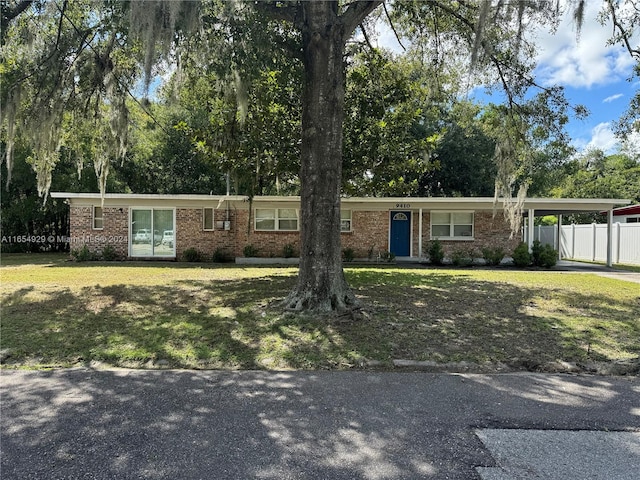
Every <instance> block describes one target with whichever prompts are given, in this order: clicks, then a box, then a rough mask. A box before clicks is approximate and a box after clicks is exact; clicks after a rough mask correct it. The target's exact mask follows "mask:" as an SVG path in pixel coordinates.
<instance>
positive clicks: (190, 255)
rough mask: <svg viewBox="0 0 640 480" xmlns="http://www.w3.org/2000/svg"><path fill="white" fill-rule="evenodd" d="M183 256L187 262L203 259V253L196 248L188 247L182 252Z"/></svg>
mask: <svg viewBox="0 0 640 480" xmlns="http://www.w3.org/2000/svg"><path fill="white" fill-rule="evenodd" d="M182 258H183V259H184V261H185V262H200V261H202V255H201V254H200V252H199V251H198V250H196V249H195V248H193V247H191V248H187V249H186V250H185V251H184V252H182Z"/></svg>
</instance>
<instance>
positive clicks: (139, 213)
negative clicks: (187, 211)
mask: <svg viewBox="0 0 640 480" xmlns="http://www.w3.org/2000/svg"><path fill="white" fill-rule="evenodd" d="M129 218H130V221H129V232H130V238H129V252H130V256H131V257H175V256H176V242H175V228H174V227H175V224H176V210H175V208H149V207H132V208H131V210H130V217H129Z"/></svg>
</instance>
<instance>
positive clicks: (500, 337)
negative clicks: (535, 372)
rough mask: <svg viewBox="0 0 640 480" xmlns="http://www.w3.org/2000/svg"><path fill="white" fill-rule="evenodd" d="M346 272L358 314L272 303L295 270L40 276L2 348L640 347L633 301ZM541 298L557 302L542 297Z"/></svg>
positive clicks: (363, 352)
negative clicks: (56, 283) (97, 279)
mask: <svg viewBox="0 0 640 480" xmlns="http://www.w3.org/2000/svg"><path fill="white" fill-rule="evenodd" d="M348 278H349V281H350V282H351V284H352V286H353V289H354V291H355V293H356V295H357V296H358V298H359V299H360V300H361V302H362V304H363V305H364V313H363V315H362V316H361V317H360V318H359V319H358V320H352V319H349V320H345V319H344V318H319V317H313V316H306V315H296V314H291V313H283V312H282V311H281V310H280V309H279V308H277V307H274V306H273V304H274V303H276V302H277V301H278V300H280V299H282V298H283V297H284V296H285V295H286V293H287V292H288V291H289V290H290V289H291V288H292V287H293V283H294V281H295V278H294V276H293V275H291V276H283V275H272V276H265V277H260V278H250V279H236V280H214V281H202V280H178V281H174V282H172V283H171V284H169V285H153V286H144V285H135V284H127V285H125V284H122V285H110V286H99V285H94V286H90V287H82V288H80V289H77V290H71V289H69V288H53V289H51V290H43V291H38V295H36V296H34V297H33V298H32V294H33V293H34V290H33V288H32V287H29V288H28V289H22V290H20V291H18V292H15V293H13V294H10V295H8V296H5V297H4V300H3V302H2V303H3V325H2V342H3V348H9V349H11V351H12V355H11V358H10V359H9V361H10V362H11V361H13V362H16V364H20V363H29V362H32V363H35V364H44V365H72V364H83V363H88V362H91V361H101V362H106V363H108V364H112V365H119V366H134V367H141V366H155V367H158V366H160V367H179V368H245V369H246V368H271V369H281V368H296V369H324V368H328V369H335V368H338V369H340V368H353V367H358V366H363V365H366V364H367V362H368V361H370V360H376V361H378V362H382V364H383V365H390V361H391V360H392V359H411V360H430V361H435V362H461V361H466V362H472V363H481V362H504V363H507V364H509V365H512V366H514V367H516V368H520V369H529V368H533V369H535V368H536V366H537V365H540V364H543V363H545V362H553V361H556V360H563V361H572V362H575V361H584V360H598V361H612V360H617V359H620V358H629V357H633V356H637V355H638V354H639V353H640V352H639V351H638V345H639V344H640V327H639V326H638V323H637V318H638V317H640V305H638V304H637V302H635V303H634V301H633V300H629V301H628V302H627V301H623V300H618V301H612V300H610V299H608V298H605V297H604V296H598V295H589V296H587V295H580V294H575V292H568V291H557V290H553V289H550V288H535V289H534V288H523V287H521V286H517V285H514V284H510V283H497V282H490V281H481V280H476V279H472V278H469V276H467V275H464V274H456V275H451V274H447V273H444V272H437V273H429V274H424V273H412V272H409V271H402V272H394V271H389V270H384V269H377V270H371V269H366V270H365V269H363V270H353V271H349V272H348ZM540 298H550V299H552V300H553V302H555V303H553V305H552V306H551V307H549V306H545V305H538V303H540V302H539V300H538V299H540ZM574 305H579V306H580V308H579V309H576V308H574V307H573V306H574ZM572 309H573V310H572ZM567 311H568V313H567ZM602 319H606V322H605V321H602Z"/></svg>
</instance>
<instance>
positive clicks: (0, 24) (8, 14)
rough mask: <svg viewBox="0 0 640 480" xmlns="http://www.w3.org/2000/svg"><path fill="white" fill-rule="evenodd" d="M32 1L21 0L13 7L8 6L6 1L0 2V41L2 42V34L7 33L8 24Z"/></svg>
mask: <svg viewBox="0 0 640 480" xmlns="http://www.w3.org/2000/svg"><path fill="white" fill-rule="evenodd" d="M32 3H33V0H21V2H20V3H18V4H17V5H16V6H15V7H13V8H9V7H8V6H7V2H4V1H3V2H1V3H0V7H1V10H2V13H1V15H0V16H1V20H0V35H2V43H4V36H5V35H6V33H7V28H9V24H10V23H11V22H12V21H13V20H14V19H15V18H16V17H17V16H18V15H20V14H21V13H22V12H24V11H25V10H26V9H27V8H29V6H30V5H31V4H32Z"/></svg>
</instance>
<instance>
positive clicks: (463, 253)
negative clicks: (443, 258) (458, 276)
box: [451, 247, 475, 267]
mask: <svg viewBox="0 0 640 480" xmlns="http://www.w3.org/2000/svg"><path fill="white" fill-rule="evenodd" d="M474 256H475V252H474V251H473V249H471V248H465V247H458V248H455V249H454V250H453V251H452V252H451V263H453V265H455V266H456V267H470V266H471V265H473V257H474Z"/></svg>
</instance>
